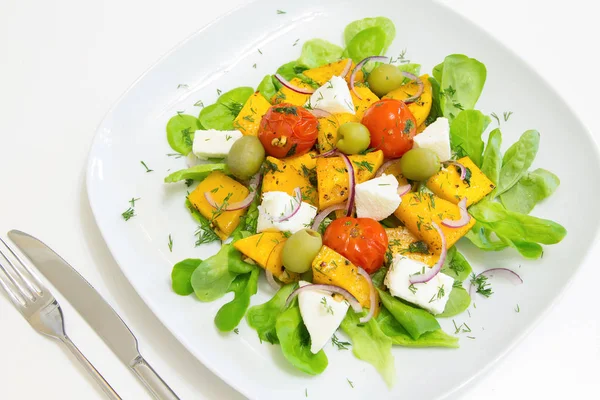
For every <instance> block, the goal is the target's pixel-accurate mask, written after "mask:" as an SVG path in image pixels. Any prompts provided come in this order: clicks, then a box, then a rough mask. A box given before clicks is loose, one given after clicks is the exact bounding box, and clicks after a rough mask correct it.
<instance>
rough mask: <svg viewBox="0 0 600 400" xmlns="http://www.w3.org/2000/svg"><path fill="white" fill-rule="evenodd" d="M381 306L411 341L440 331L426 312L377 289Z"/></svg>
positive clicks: (438, 325)
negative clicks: (407, 334)
mask: <svg viewBox="0 0 600 400" xmlns="http://www.w3.org/2000/svg"><path fill="white" fill-rule="evenodd" d="M377 291H378V292H379V297H380V298H381V302H382V303H383V306H384V307H385V308H386V309H387V310H388V311H389V312H390V313H391V314H392V315H393V316H394V318H396V321H398V322H399V323H400V325H402V327H403V328H404V329H406V331H407V332H408V333H409V334H410V336H411V337H412V338H413V339H415V340H416V339H419V338H420V337H421V335H423V334H424V333H427V332H433V331H436V330H438V329H440V324H439V323H438V322H437V320H436V319H435V318H434V317H433V315H431V314H429V313H428V312H427V311H425V310H422V309H420V308H416V307H412V306H409V305H408V304H406V303H404V302H402V301H401V300H399V299H397V298H395V297H393V296H392V295H390V294H389V293H387V292H386V291H384V290H381V289H379V288H377Z"/></svg>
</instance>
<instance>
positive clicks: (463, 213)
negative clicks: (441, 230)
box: [442, 197, 471, 228]
mask: <svg viewBox="0 0 600 400" xmlns="http://www.w3.org/2000/svg"><path fill="white" fill-rule="evenodd" d="M458 209H459V210H460V219H458V220H454V219H448V218H445V219H443V220H442V225H444V226H447V227H448V228H462V227H463V226H465V225H467V224H468V223H469V221H471V216H470V215H469V212H468V211H467V198H466V197H463V198H462V199H461V200H460V201H459V202H458Z"/></svg>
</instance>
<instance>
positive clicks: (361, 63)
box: [350, 56, 389, 100]
mask: <svg viewBox="0 0 600 400" xmlns="http://www.w3.org/2000/svg"><path fill="white" fill-rule="evenodd" d="M369 61H381V62H388V61H389V58H388V57H384V56H371V57H367V58H365V59H364V60H362V61H361V62H359V63H358V64H356V67H354V70H353V71H352V75H350V90H351V91H352V93H354V95H355V96H356V97H358V99H359V100H362V97H360V95H359V94H358V92H357V91H356V90H355V89H354V80H355V79H356V74H357V73H358V71H360V69H361V68H362V67H363V65H365V64H366V63H367V62H369Z"/></svg>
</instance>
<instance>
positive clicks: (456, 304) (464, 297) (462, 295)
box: [438, 286, 471, 318]
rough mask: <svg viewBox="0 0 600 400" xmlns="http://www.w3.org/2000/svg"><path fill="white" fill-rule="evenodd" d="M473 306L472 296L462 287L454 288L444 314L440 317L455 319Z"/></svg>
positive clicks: (439, 315)
mask: <svg viewBox="0 0 600 400" xmlns="http://www.w3.org/2000/svg"><path fill="white" fill-rule="evenodd" d="M470 304H471V296H469V293H468V292H467V291H466V290H465V289H464V288H463V287H462V286H454V287H452V291H451V292H450V296H449V297H448V302H447V303H446V307H445V308H444V312H443V313H441V314H438V317H443V318H445V317H453V316H455V315H458V314H460V313H462V312H464V311H465V310H466V309H467V308H469V305H470Z"/></svg>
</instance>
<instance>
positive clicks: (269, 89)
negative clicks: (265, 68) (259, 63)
mask: <svg viewBox="0 0 600 400" xmlns="http://www.w3.org/2000/svg"><path fill="white" fill-rule="evenodd" d="M256 91H257V92H260V94H262V95H263V97H264V98H265V99H267V101H268V102H269V103H270V102H271V99H272V98H273V96H275V93H277V88H276V87H275V83H273V76H272V75H266V76H265V77H264V78H263V80H262V81H260V84H259V85H258V87H257V88H256Z"/></svg>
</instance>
